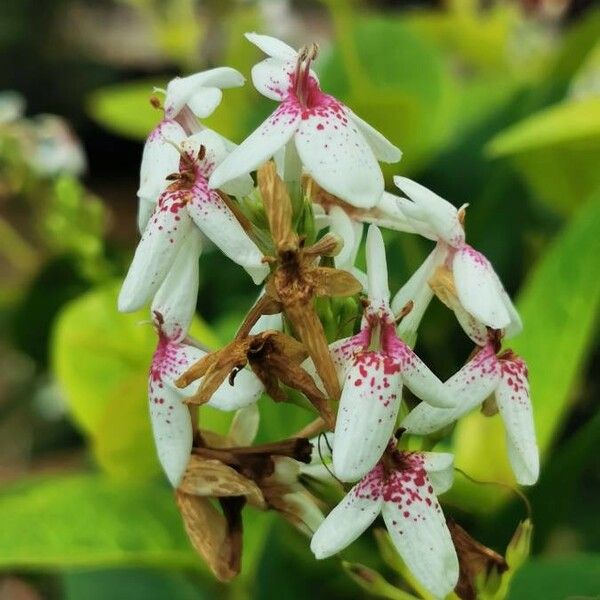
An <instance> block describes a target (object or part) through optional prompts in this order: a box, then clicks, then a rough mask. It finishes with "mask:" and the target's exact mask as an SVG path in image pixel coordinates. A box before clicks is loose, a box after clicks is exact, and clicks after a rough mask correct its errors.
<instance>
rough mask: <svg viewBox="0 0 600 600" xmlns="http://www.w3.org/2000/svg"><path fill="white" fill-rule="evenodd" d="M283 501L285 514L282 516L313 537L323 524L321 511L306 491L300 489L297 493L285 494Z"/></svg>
mask: <svg viewBox="0 0 600 600" xmlns="http://www.w3.org/2000/svg"><path fill="white" fill-rule="evenodd" d="M299 487H300V486H299ZM282 500H283V501H284V502H285V512H284V513H283V515H282V516H283V517H284V518H286V519H288V521H290V523H292V524H293V525H294V526H295V527H296V528H297V529H298V530H300V531H301V532H302V533H304V534H305V535H308V536H311V535H312V534H313V533H314V532H315V531H316V530H317V529H318V528H319V527H320V526H321V524H322V523H323V520H324V517H323V513H322V512H321V509H320V508H319V507H318V506H317V503H316V502H315V499H314V497H313V496H312V495H311V494H309V493H308V492H307V491H306V490H305V489H303V488H301V487H300V489H298V490H296V491H293V492H289V493H288V494H284V496H283V497H282Z"/></svg>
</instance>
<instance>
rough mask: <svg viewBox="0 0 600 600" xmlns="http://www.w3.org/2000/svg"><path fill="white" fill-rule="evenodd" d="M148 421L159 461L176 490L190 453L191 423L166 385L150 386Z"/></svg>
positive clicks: (173, 392)
mask: <svg viewBox="0 0 600 600" xmlns="http://www.w3.org/2000/svg"><path fill="white" fill-rule="evenodd" d="M150 386H151V387H150V394H149V396H150V421H151V423H152V431H153V433H154V443H155V444H156V452H157V454H158V460H159V462H160V464H161V466H162V468H163V470H164V472H165V474H166V476H167V478H168V479H169V481H170V482H171V485H172V486H173V487H177V486H178V485H179V482H180V481H181V478H182V477H183V474H184V472H185V469H186V466H187V463H188V461H189V459H190V452H191V451H192V442H193V431H192V420H191V417H190V411H189V409H188V407H187V406H186V405H185V404H183V403H182V402H181V395H180V394H177V393H176V392H175V391H174V390H173V388H171V387H170V386H168V385H165V386H163V388H162V389H158V385H155V388H154V389H153V388H152V382H151V383H150Z"/></svg>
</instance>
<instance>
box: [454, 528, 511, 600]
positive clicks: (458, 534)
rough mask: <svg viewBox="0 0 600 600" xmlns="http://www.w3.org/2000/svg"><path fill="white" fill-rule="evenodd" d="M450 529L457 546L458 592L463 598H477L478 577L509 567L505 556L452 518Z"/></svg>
mask: <svg viewBox="0 0 600 600" xmlns="http://www.w3.org/2000/svg"><path fill="white" fill-rule="evenodd" d="M447 523H448V529H449V530H450V535H451V536H452V541H453V542H454V547H455V548H456V554H457V556H458V564H459V568H460V571H459V579H458V584H457V586H456V590H455V591H456V593H457V594H458V596H459V597H460V598H461V599H462V600H475V599H476V598H477V587H476V579H477V578H478V577H479V576H481V575H483V576H484V577H488V576H490V575H491V574H492V573H493V572H494V571H495V572H496V573H497V574H498V575H500V574H502V573H504V572H505V571H506V570H507V569H508V564H507V563H506V560H504V557H503V556H502V555H500V554H498V553H497V552H495V551H494V550H492V549H491V548H488V547H487V546H484V545H483V544H481V543H480V542H478V541H477V540H476V539H475V538H473V537H472V536H471V535H469V533H467V531H465V530H464V529H463V528H462V527H461V526H460V525H458V523H456V522H455V521H453V520H452V519H447Z"/></svg>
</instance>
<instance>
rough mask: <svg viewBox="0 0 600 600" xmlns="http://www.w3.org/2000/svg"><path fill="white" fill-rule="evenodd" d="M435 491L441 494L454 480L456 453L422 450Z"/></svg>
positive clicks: (424, 463) (438, 494)
mask: <svg viewBox="0 0 600 600" xmlns="http://www.w3.org/2000/svg"><path fill="white" fill-rule="evenodd" d="M419 454H420V456H421V458H422V459H423V466H424V467H425V470H426V471H427V475H428V477H429V481H430V483H431V485H432V487H433V493H434V494H435V495H436V496H440V495H441V494H443V493H444V492H447V491H448V490H449V489H450V488H451V487H452V483H453V482H454V455H453V454H450V453H448V452H420V453H419Z"/></svg>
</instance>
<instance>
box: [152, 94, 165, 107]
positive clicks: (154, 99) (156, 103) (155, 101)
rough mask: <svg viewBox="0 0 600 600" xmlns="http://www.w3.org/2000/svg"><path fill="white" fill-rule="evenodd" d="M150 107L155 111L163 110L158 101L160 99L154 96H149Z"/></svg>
mask: <svg viewBox="0 0 600 600" xmlns="http://www.w3.org/2000/svg"><path fill="white" fill-rule="evenodd" d="M150 106H152V108H155V109H156V110H163V105H162V102H161V101H160V98H158V97H157V96H155V95H154V94H152V96H150Z"/></svg>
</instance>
